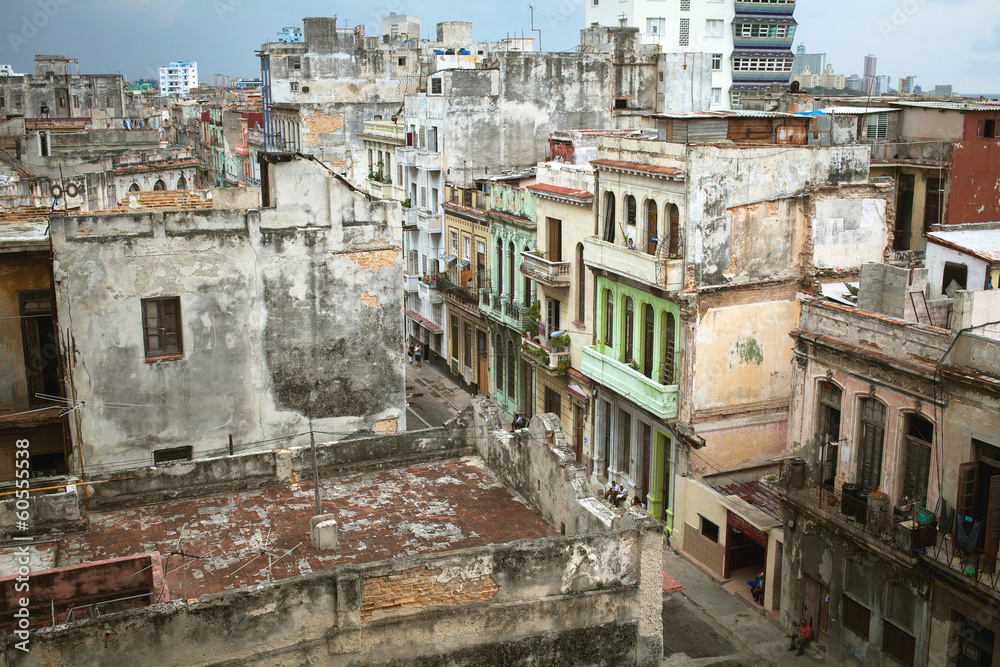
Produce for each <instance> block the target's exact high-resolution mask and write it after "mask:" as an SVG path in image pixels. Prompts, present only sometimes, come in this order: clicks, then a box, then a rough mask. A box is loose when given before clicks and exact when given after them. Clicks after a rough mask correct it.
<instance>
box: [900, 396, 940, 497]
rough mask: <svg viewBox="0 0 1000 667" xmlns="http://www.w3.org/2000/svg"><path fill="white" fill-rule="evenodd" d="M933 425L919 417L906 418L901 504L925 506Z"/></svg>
mask: <svg viewBox="0 0 1000 667" xmlns="http://www.w3.org/2000/svg"><path fill="white" fill-rule="evenodd" d="M933 442H934V424H932V423H930V422H929V421H927V420H926V419H924V418H923V417H921V416H920V415H907V417H906V462H905V464H904V467H903V489H902V496H901V498H902V500H903V502H911V501H913V502H916V503H918V504H921V505H923V504H925V503H926V500H927V479H928V476H929V474H930V466H931V447H932V446H933Z"/></svg>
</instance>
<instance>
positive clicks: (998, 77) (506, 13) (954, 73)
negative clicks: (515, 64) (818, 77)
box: [0, 0, 1000, 94]
mask: <svg viewBox="0 0 1000 667" xmlns="http://www.w3.org/2000/svg"><path fill="white" fill-rule="evenodd" d="M8 1H9V0H8ZM5 4H7V3H6V2H5ZM11 4H12V3H11ZM985 6H986V5H985V1H984V0H909V1H908V2H900V3H896V2H891V3H885V6H884V7H879V8H878V9H873V8H872V6H871V3H863V2H862V0H845V1H844V2H841V3H837V5H835V6H832V5H829V4H826V3H818V2H813V1H809V0H803V1H800V2H799V3H798V4H797V6H796V19H797V21H798V23H799V27H798V31H797V34H796V40H795V44H796V46H797V45H798V44H800V43H804V44H806V46H807V49H808V51H809V52H810V53H819V52H822V53H826V54H827V62H829V63H831V64H832V65H833V66H834V68H835V69H836V71H837V72H838V73H842V74H845V75H851V74H861V73H863V65H864V57H865V55H867V54H869V53H872V54H874V55H876V56H877V57H878V63H879V67H878V71H879V74H888V75H890V76H892V77H893V78H898V77H902V76H910V75H915V76H917V84H918V85H920V86H921V87H922V88H923V89H925V90H932V89H933V88H934V86H935V85H939V84H952V85H953V86H954V90H955V91H956V92H959V93H964V94H992V93H996V92H998V91H1000V68H998V64H1000V22H995V23H993V24H991V22H982V21H978V22H977V21H971V20H969V19H970V18H971V17H972V16H973V15H974V14H975V15H976V17H977V18H978V17H981V16H983V14H982V12H977V9H980V8H985ZM512 10H513V11H512ZM391 11H395V12H396V13H400V14H404V13H405V14H411V15H415V16H419V17H420V19H421V29H422V33H423V36H424V37H425V38H426V37H432V36H433V34H434V29H435V25H436V24H437V23H438V22H440V21H450V20H454V21H471V22H472V24H473V38H474V39H476V40H480V41H496V40H499V39H503V38H504V37H507V36H514V35H516V36H521V34H522V31H523V34H524V36H525V37H529V36H532V31H531V20H532V16H531V12H530V11H529V9H528V5H527V4H525V6H524V8H523V12H518V11H517V10H516V8H511V7H510V6H507V5H499V4H496V3H487V4H483V5H476V6H465V7H462V8H460V9H457V10H456V9H455V8H454V6H453V5H448V4H447V3H443V2H440V1H434V0H432V1H424V2H411V3H401V2H399V1H398V0H388V2H386V3H385V4H384V5H383V4H379V5H376V6H374V7H373V8H372V9H371V10H369V11H359V10H357V9H356V8H355V7H352V6H348V5H347V4H346V3H327V2H319V1H317V0H308V1H306V2H298V3H293V4H287V5H283V6H279V7H274V6H272V5H270V4H268V3H265V2H264V1H263V0H213V1H212V2H202V3H195V2H193V1H192V0H176V1H175V2H172V3H170V4H161V3H154V2H152V0H136V1H130V2H126V0H86V1H85V0H52V2H50V3H41V2H31V3H24V4H22V5H21V6H19V7H16V8H10V9H9V10H7V11H6V12H5V13H6V15H7V16H9V17H11V20H10V22H9V23H8V28H7V30H6V31H5V33H4V34H3V36H2V39H0V63H4V64H10V65H12V66H13V67H14V69H15V71H20V72H31V71H33V66H32V58H33V56H34V55H35V54H36V53H46V54H51V53H59V54H62V55H66V56H68V57H71V58H78V59H79V60H80V71H81V72H92V73H96V72H120V73H122V74H123V75H125V77H126V78H127V79H129V80H132V81H134V80H137V79H156V78H157V77H158V72H159V67H161V66H163V65H166V64H167V63H169V62H171V61H174V60H193V61H197V62H198V63H199V69H200V72H201V76H202V79H205V78H207V77H209V76H211V75H212V74H215V73H222V74H226V75H229V76H234V77H239V76H253V75H256V72H257V60H256V58H255V57H254V52H255V51H256V50H257V49H258V48H259V47H260V45H261V44H262V43H264V42H267V41H272V40H274V38H275V34H276V33H277V32H278V31H279V30H280V29H281V28H283V27H284V26H290V25H291V26H301V24H302V18H303V17H305V16H328V15H332V14H336V15H337V16H338V19H339V25H342V26H344V27H347V26H353V25H357V24H359V23H364V24H365V26H366V30H367V33H368V34H369V35H373V34H377V32H378V30H379V28H380V25H379V17H380V16H381V15H382V14H387V13H389V12H391ZM859 15H864V16H865V17H866V20H865V21H863V22H859V21H858V20H857V16H859ZM154 21H155V28H152V27H151V22H154ZM584 22H585V20H584V5H583V2H581V1H580V0H536V1H535V3H534V26H535V27H536V28H540V29H541V44H542V47H544V48H545V49H546V50H550V51H566V50H572V49H573V48H574V47H575V46H576V45H577V44H578V42H579V31H580V29H581V28H583V27H584ZM949 28H951V29H949ZM959 30H961V34H963V35H964V36H965V39H963V40H962V42H961V43H957V40H955V43H945V42H942V40H941V35H947V34H959V32H958V31H959ZM928 44H940V45H942V48H944V46H945V45H946V46H947V50H948V58H947V59H945V58H942V57H941V55H942V54H941V52H940V51H938V50H935V49H934V48H928V47H927V45H928Z"/></svg>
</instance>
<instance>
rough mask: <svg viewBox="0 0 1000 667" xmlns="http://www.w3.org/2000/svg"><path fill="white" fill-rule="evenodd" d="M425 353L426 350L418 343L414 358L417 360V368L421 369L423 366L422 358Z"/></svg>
mask: <svg viewBox="0 0 1000 667" xmlns="http://www.w3.org/2000/svg"><path fill="white" fill-rule="evenodd" d="M423 352H424V348H422V347H420V343H417V344H416V346H415V347H414V348H413V356H414V358H415V359H416V360H417V368H420V366H421V364H420V357H421V355H422V354H423Z"/></svg>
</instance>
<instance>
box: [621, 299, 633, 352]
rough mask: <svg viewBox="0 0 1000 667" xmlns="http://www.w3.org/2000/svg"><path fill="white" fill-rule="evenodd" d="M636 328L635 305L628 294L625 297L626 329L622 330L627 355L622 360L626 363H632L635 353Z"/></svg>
mask: <svg viewBox="0 0 1000 667" xmlns="http://www.w3.org/2000/svg"><path fill="white" fill-rule="evenodd" d="M634 329H635V312H634V307H633V305H632V297H630V296H627V297H625V329H624V331H623V332H622V336H624V341H623V342H624V343H625V350H624V352H625V356H624V357H623V358H622V361H623V362H624V363H626V364H630V363H632V360H633V354H634V353H635V348H634V342H633V338H634V335H633V334H634V333H635V330H634Z"/></svg>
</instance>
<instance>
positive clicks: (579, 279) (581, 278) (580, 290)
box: [576, 243, 587, 322]
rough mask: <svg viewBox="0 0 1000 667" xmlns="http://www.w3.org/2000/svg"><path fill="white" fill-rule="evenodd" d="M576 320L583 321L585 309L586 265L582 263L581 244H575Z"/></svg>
mask: <svg viewBox="0 0 1000 667" xmlns="http://www.w3.org/2000/svg"><path fill="white" fill-rule="evenodd" d="M576 272H577V276H576V321H577V322H583V321H584V319H585V318H586V310H587V266H586V264H584V263H583V244H582V243H577V244H576Z"/></svg>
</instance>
